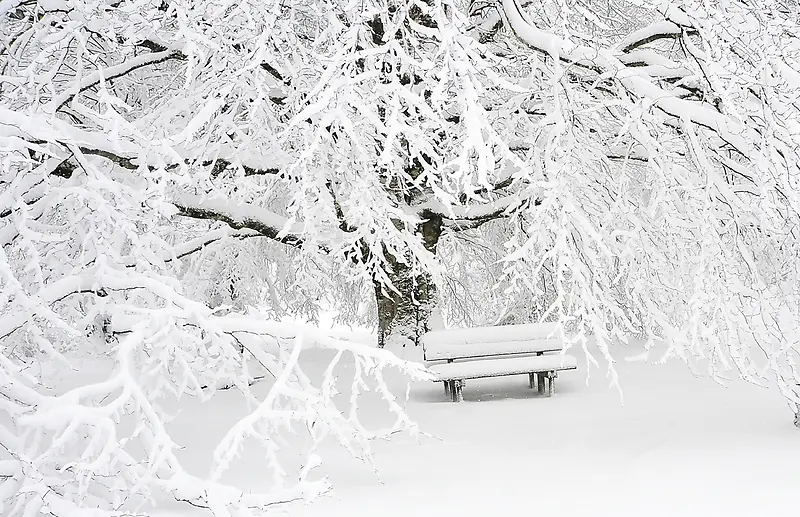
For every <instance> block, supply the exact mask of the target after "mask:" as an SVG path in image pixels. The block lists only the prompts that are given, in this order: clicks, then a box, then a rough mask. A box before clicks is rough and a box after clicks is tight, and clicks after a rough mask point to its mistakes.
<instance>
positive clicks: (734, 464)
mask: <svg viewBox="0 0 800 517" xmlns="http://www.w3.org/2000/svg"><path fill="white" fill-rule="evenodd" d="M635 351H636V350H630V353H631V354H633V353H634V352H635ZM615 352H616V353H618V354H620V355H622V356H624V355H625V353H626V352H627V351H626V350H620V349H618V350H615ZM402 353H404V354H405V356H406V357H407V358H419V357H420V355H421V353H420V351H419V349H418V348H406V349H402ZM332 357H333V353H332V352H331V351H324V350H318V349H314V350H310V351H307V352H304V353H303V354H302V356H301V358H300V361H301V364H302V365H303V367H304V368H305V369H306V371H316V373H317V375H319V376H321V375H322V372H323V370H324V368H325V366H326V364H327V362H328V361H329V360H330V359H331V358H332ZM347 367H348V368H352V364H349V365H347ZM616 368H617V371H618V372H619V374H620V382H621V383H622V389H623V394H624V405H623V404H622V403H621V400H620V397H619V394H618V393H617V392H616V391H615V390H612V389H609V387H608V383H607V380H606V379H605V378H604V376H603V375H602V373H603V372H602V371H601V370H597V369H596V368H594V367H592V368H591V370H590V373H591V374H592V376H591V377H590V378H589V380H588V382H587V378H586V373H587V366H586V363H585V361H584V360H583V359H580V360H579V362H578V371H576V372H571V373H570V374H569V375H563V376H560V377H559V379H558V390H557V393H556V395H555V396H553V397H552V398H545V397H542V396H540V395H538V394H537V393H536V390H531V389H529V388H528V382H527V378H523V377H501V378H492V379H480V380H475V381H470V383H469V385H468V389H465V390H464V400H465V402H463V403H460V404H453V403H452V402H450V401H449V399H448V398H447V397H445V396H444V394H443V393H442V389H441V385H439V384H434V383H431V382H420V383H417V384H414V385H412V386H411V390H410V398H409V400H408V402H407V403H406V405H407V409H408V411H409V412H410V415H411V417H412V418H414V419H415V420H416V421H417V422H419V424H420V427H421V430H422V431H423V432H426V433H430V435H429V436H428V435H426V436H421V437H420V438H419V439H418V440H415V439H413V438H409V437H405V436H397V437H395V438H393V439H392V440H389V441H379V442H376V443H374V444H373V445H374V448H375V451H376V458H375V461H376V464H375V466H376V468H377V471H378V473H377V475H376V473H374V472H373V471H372V470H371V468H370V467H369V466H368V465H365V464H362V463H360V462H358V461H356V460H353V459H352V458H351V457H350V456H348V454H347V452H346V451H343V450H341V449H340V448H338V447H335V446H334V445H333V444H332V443H328V444H323V446H322V447H321V449H320V450H319V451H318V453H319V455H320V456H321V458H322V460H323V462H324V463H323V466H322V467H320V469H319V472H318V471H314V473H312V474H311V476H310V478H312V479H317V478H318V477H319V476H321V475H325V476H327V477H328V478H329V480H330V481H331V483H332V485H333V487H334V492H333V493H331V494H330V495H329V496H324V497H323V498H322V499H320V500H318V501H316V502H314V503H311V504H305V503H302V502H301V503H297V504H295V505H292V506H290V507H288V508H283V510H284V511H285V513H284V515H292V516H293V517H336V516H342V517H373V516H376V515H380V516H381V517H394V516H397V517H401V516H402V517H408V516H411V515H413V516H449V515H459V516H484V515H518V514H523V513H535V514H543V515H556V516H559V517H583V516H591V517H606V516H607V517H642V516H647V517H676V516H680V517H754V516H765V517H767V516H768V517H796V515H797V509H796V493H797V482H798V481H799V480H800V474H799V473H798V470H797V465H799V464H800V446H799V445H798V439H799V438H800V435H798V431H797V429H795V428H794V427H793V426H792V423H791V415H790V413H789V411H788V410H787V409H786V406H785V403H784V402H783V401H782V400H781V397H780V396H779V395H778V394H777V393H776V391H775V390H770V389H763V388H759V387H756V386H753V385H751V384H747V383H744V382H740V381H732V382H730V383H729V385H728V386H727V387H723V386H720V385H719V384H716V383H714V382H713V381H711V380H710V379H708V378H705V377H695V376H693V375H692V374H691V373H690V372H689V371H688V370H687V368H686V366H685V365H683V364H682V363H680V362H678V361H670V362H668V363H666V364H662V365H650V364H647V363H644V362H640V361H639V362H627V361H621V362H619V363H618V364H617V365H616ZM598 373H600V374H601V375H598ZM387 381H388V382H389V383H390V384H392V385H393V386H394V387H395V390H396V393H403V392H404V389H405V383H404V382H403V381H402V379H399V378H387ZM266 387H267V386H266V385H265V386H263V387H261V388H260V389H261V392H262V393H265V392H266ZM256 388H259V386H258V385H257V386H256ZM343 388H344V386H343ZM342 397H347V394H346V393H345V394H342ZM370 401H371V403H369V402H370ZM382 407H383V405H382V403H381V399H380V396H379V395H377V394H376V395H375V396H374V398H373V399H369V400H365V401H364V402H363V403H362V405H361V407H360V410H359V413H360V414H361V415H364V417H365V418H367V419H368V420H370V421H371V423H375V422H379V423H380V422H385V423H386V424H390V423H391V421H392V417H390V416H389V415H388V413H387V412H386V411H385V410H384V409H381V408H382ZM244 410H245V402H244V401H242V400H241V399H240V398H239V397H238V396H237V395H236V394H235V393H233V392H232V391H231V392H230V393H224V394H221V396H219V397H218V398H215V399H214V400H213V401H211V402H210V403H207V404H205V405H201V404H195V405H192V406H189V407H186V408H185V410H184V411H183V413H182V414H181V415H180V416H179V417H178V419H177V420H176V421H175V422H173V423H172V424H171V427H172V429H173V431H174V432H175V433H176V436H177V437H178V439H179V443H180V444H181V445H184V446H185V448H184V450H183V451H182V454H183V456H184V457H185V458H187V459H188V461H189V463H190V466H191V467H193V468H194V469H195V471H196V473H202V472H204V471H205V469H207V468H208V466H209V461H210V451H211V450H213V447H214V445H215V444H216V441H218V440H219V439H220V438H221V437H222V435H223V434H224V432H225V430H226V429H227V427H228V426H229V425H230V424H231V423H232V422H234V421H235V420H236V419H237V418H238V417H239V416H240V415H241V414H242V412H243V411H244ZM302 440H303V439H302V438H298V443H300V442H302ZM284 449H285V451H287V454H288V455H289V456H291V444H287V445H286V446H285V447H284ZM250 451H252V452H256V451H257V449H256V448H255V447H253V448H252V449H247V450H245V453H244V454H243V455H242V457H241V458H240V459H239V461H238V463H236V464H235V465H233V466H232V470H231V471H230V473H229V475H230V476H231V477H232V478H234V479H232V481H235V482H237V483H240V484H241V485H242V486H244V488H245V489H251V490H257V489H260V488H262V487H263V484H264V483H265V482H269V480H265V479H264V476H263V474H261V473H262V472H263V471H264V469H263V467H264V460H263V459H262V457H261V455H260V454H252V453H249V452H250ZM297 461H298V462H299V461H301V460H300V459H299V458H298V459H297ZM298 472H299V465H298ZM315 476H316V477H315ZM278 514H280V512H278ZM153 515H157V516H161V517H179V516H180V517H183V516H189V515H198V516H200V515H206V514H205V513H204V512H203V510H201V509H193V508H187V507H186V506H185V505H180V504H178V503H170V504H168V505H167V506H165V507H162V509H161V510H160V511H158V512H156V513H154V514H153Z"/></svg>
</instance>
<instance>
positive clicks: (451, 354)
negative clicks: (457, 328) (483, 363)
mask: <svg viewBox="0 0 800 517" xmlns="http://www.w3.org/2000/svg"><path fill="white" fill-rule="evenodd" d="M562 348H564V345H563V343H562V342H561V340H560V339H531V340H527V341H525V340H517V341H499V342H497V343H491V342H489V343H463V344H462V343H452V344H451V343H448V344H444V345H431V344H426V345H425V360H426V361H431V362H433V361H441V360H443V359H456V358H466V357H483V356H487V355H510V354H524V353H531V352H558V351H560V350H561V349H562Z"/></svg>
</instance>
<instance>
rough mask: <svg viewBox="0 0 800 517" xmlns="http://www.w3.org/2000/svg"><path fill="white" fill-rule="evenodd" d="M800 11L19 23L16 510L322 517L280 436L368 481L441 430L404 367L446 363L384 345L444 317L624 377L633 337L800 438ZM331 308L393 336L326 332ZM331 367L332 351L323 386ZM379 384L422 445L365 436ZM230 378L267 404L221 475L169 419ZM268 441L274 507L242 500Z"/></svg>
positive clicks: (11, 18) (10, 54)
mask: <svg viewBox="0 0 800 517" xmlns="http://www.w3.org/2000/svg"><path fill="white" fill-rule="evenodd" d="M799 13H800V6H799V5H798V3H797V2H796V1H794V0H761V1H758V2H755V1H749V0H723V1H720V2H703V1H699V0H696V1H695V0H676V1H663V2H662V1H649V0H629V1H626V0H552V1H550V0H545V1H543V2H526V1H522V0H502V1H500V0H497V1H472V2H468V1H461V0H409V1H401V0H381V1H376V0H358V1H355V0H354V1H338V0H300V1H285V0H279V1H271V0H248V1H236V2H234V1H227V0H213V1H205V0H197V1H192V0H68V1H67V0H38V1H34V0H0V37H1V41H2V46H0V245H1V246H0V513H3V515H36V514H37V513H38V512H40V511H42V512H47V513H50V514H52V515H56V516H59V517H66V516H73V515H107V514H111V515H115V514H116V515H120V514H124V513H125V512H128V511H133V510H131V508H139V507H140V505H141V504H142V502H143V501H147V500H149V499H150V498H152V497H158V494H167V495H169V496H170V497H172V498H174V499H177V500H179V501H185V502H188V503H191V504H192V505H197V506H203V507H208V508H209V509H211V510H212V511H213V513H214V514H215V515H217V516H218V517H221V516H226V515H248V514H249V512H250V511H251V510H253V511H254V510H256V509H263V508H267V507H270V506H271V505H273V504H275V503H278V502H281V501H286V500H290V499H294V498H298V497H303V498H313V497H315V496H316V495H318V494H320V493H322V492H324V491H325V490H327V484H326V483H325V482H323V481H312V480H310V479H307V477H306V474H303V475H302V476H301V478H300V481H297V482H294V481H293V482H291V483H289V482H285V481H286V479H285V478H286V476H285V475H284V474H285V472H284V471H283V469H282V467H281V464H280V461H279V459H278V457H277V451H278V449H279V448H280V447H279V443H280V441H281V436H282V435H284V434H285V433H289V432H297V431H298V430H302V432H305V433H307V434H308V436H309V437H310V439H309V441H308V442H307V450H306V451H305V452H306V453H307V459H306V460H305V461H304V462H303V464H304V465H305V467H304V472H305V473H307V471H309V470H310V469H312V468H313V467H314V466H316V464H317V462H318V458H317V456H316V454H315V452H314V450H315V446H316V444H317V443H319V442H320V441H322V440H323V439H324V438H326V437H333V438H335V439H336V440H338V441H340V442H341V444H342V445H343V446H344V447H345V448H346V449H347V450H348V451H349V452H351V453H352V454H353V455H355V456H357V457H363V458H368V457H369V455H370V443H371V439H372V438H374V437H376V436H379V435H382V433H390V434H391V433H395V432H400V431H409V432H412V433H414V432H417V427H416V425H415V424H414V422H413V421H412V420H411V419H410V418H409V417H408V415H407V414H406V412H405V410H404V408H403V405H402V403H401V402H400V401H399V399H397V398H396V396H398V395H400V394H393V393H392V392H391V390H390V389H389V387H388V386H387V384H386V382H385V381H384V371H385V370H387V369H394V370H398V371H400V372H402V373H403V374H404V375H407V376H408V377H409V379H411V380H414V379H416V380H421V379H426V378H427V374H426V373H425V371H424V369H423V368H422V367H421V366H420V365H419V364H418V363H414V362H409V361H405V360H403V359H400V358H398V357H397V356H396V355H395V354H393V353H392V352H390V351H389V350H388V349H386V348H384V346H386V347H390V345H391V344H395V345H397V346H401V345H402V344H406V345H407V346H414V344H415V343H416V342H417V341H418V338H419V336H420V335H421V334H422V333H423V332H425V331H426V330H427V329H429V328H430V327H431V325H434V320H437V319H440V318H444V320H445V321H446V322H447V323H448V324H449V325H453V326H470V325H476V324H505V323H521V322H529V321H555V322H559V323H560V324H561V325H562V326H563V329H564V331H565V332H566V334H567V336H568V339H569V341H570V343H571V344H572V345H573V346H575V347H579V348H580V349H582V350H583V352H584V353H585V354H586V356H587V357H588V358H589V361H590V362H596V364H600V365H602V366H603V368H604V369H606V371H607V374H608V376H609V379H610V381H611V383H612V385H615V384H616V380H617V378H616V368H615V365H614V361H615V358H614V357H613V355H612V351H613V350H612V349H613V345H615V344H618V343H626V342H627V341H628V340H629V339H630V338H632V337H636V338H639V339H641V340H643V342H644V343H645V347H646V348H647V349H651V350H653V351H654V355H653V356H652V357H651V359H653V360H657V359H665V358H668V357H677V358H679V359H681V360H683V361H684V362H686V364H687V365H688V366H689V367H690V368H692V369H693V370H694V371H701V372H704V373H706V374H708V375H710V376H712V377H717V376H724V375H726V374H728V373H730V372H733V373H735V374H736V375H738V376H741V377H742V378H744V379H746V380H748V381H751V382H753V383H757V384H761V385H765V386H770V387H771V389H773V390H774V392H775V396H776V397H783V398H784V399H785V400H786V402H787V404H788V406H789V409H790V410H791V411H792V412H793V414H794V418H795V421H796V423H797V424H798V425H799V426H800V415H799V414H800V388H798V385H800V373H799V372H798V370H797V364H796V363H797V359H798V340H799V339H800V304H799V302H800V240H799V238H798V237H799V236H800V234H799V233H798V232H800V228H798V222H800V165H798V164H799V163H800V162H799V161H798V154H800V38H799V37H798V34H800V14H799ZM330 310H334V311H336V312H337V314H338V319H339V321H340V322H342V323H350V324H355V325H360V326H369V327H372V328H374V329H376V334H375V335H376V339H375V340H374V343H373V344H372V345H374V346H368V345H365V344H364V343H359V342H354V341H352V340H349V339H345V338H343V337H342V336H337V335H334V334H332V333H330V332H324V331H321V330H319V329H317V328H315V327H314V326H313V325H311V324H302V323H296V321H298V320H307V321H310V322H314V321H316V320H317V319H318V318H319V317H320V314H321V313H323V312H325V311H330ZM311 346H314V347H321V348H326V349H330V350H333V351H335V355H334V359H333V360H332V361H331V362H330V364H329V365H328V366H327V367H326V369H325V370H324V374H323V375H322V377H321V378H320V379H312V378H310V377H309V376H307V375H306V374H305V373H304V371H303V369H302V368H301V367H300V365H299V363H298V357H299V356H300V353H301V350H303V349H304V348H307V347H311ZM345 356H347V357H349V358H351V359H352V360H353V361H354V362H355V364H356V368H355V370H354V371H353V372H348V373H347V374H346V375H345V374H342V373H341V372H340V371H339V370H338V365H339V361H340V360H341V358H342V357H345ZM100 357H102V358H111V361H110V362H107V363H103V364H107V365H110V368H109V369H108V371H103V372H100V373H99V374H98V372H96V371H94V370H92V373H91V374H89V373H87V374H86V375H84V376H78V378H80V379H81V382H79V383H78V384H77V385H73V386H68V387H59V386H50V385H48V383H47V372H50V371H53V370H54V369H59V368H72V369H76V371H78V372H81V371H82V370H81V368H84V367H86V368H92V366H91V365H93V364H94V363H92V360H91V359H92V358H100ZM87 365H88V366H87ZM88 371H89V370H87V372H88ZM262 377H265V379H264V382H267V383H269V389H268V392H267V395H266V396H264V397H257V396H256V395H254V393H253V391H252V389H251V382H252V381H253V380H254V379H256V378H259V379H260V378H262ZM365 383H371V385H374V386H375V387H376V389H377V390H378V391H379V393H380V394H381V395H382V397H383V399H384V403H385V405H386V406H387V407H388V409H389V410H390V411H391V412H393V413H394V414H395V416H396V423H395V425H394V427H392V428H390V429H387V430H370V429H368V428H367V427H368V426H366V425H362V423H361V421H360V419H359V414H358V412H357V411H356V408H357V406H358V401H359V394H360V393H361V392H362V390H361V389H360V388H359V386H362V385H363V386H366V384H365ZM343 384H348V385H352V386H353V389H351V390H350V396H349V397H348V398H347V400H344V401H342V400H340V399H337V398H336V393H337V392H338V389H337V386H340V385H343ZM221 388H226V389H236V390H239V391H240V393H241V396H242V397H244V398H245V399H246V400H248V401H249V402H251V403H252V411H251V412H250V413H249V415H248V416H246V417H245V418H243V419H241V420H240V421H239V422H238V423H237V424H236V425H234V426H232V427H231V428H230V429H229V430H228V432H227V434H226V435H225V438H224V439H223V440H222V441H221V442H220V443H219V445H218V446H217V449H216V451H215V454H214V458H215V466H214V468H213V469H212V472H211V473H210V474H209V476H208V477H207V478H199V477H195V476H194V475H192V474H189V473H187V471H186V470H185V469H184V468H183V466H182V464H181V461H180V460H179V459H178V456H176V450H177V448H178V445H177V444H176V443H175V442H174V441H173V439H172V437H171V435H170V433H169V431H168V430H167V427H166V423H167V422H168V421H169V420H170V418H171V414H170V411H169V410H167V409H166V408H167V407H170V405H171V404H172V403H173V402H174V401H175V400H177V399H182V398H184V397H199V398H201V399H208V398H211V397H214V396H215V395H216V394H217V393H218V391H219V390H220V389H221ZM791 416H792V413H790V412H787V418H789V417H791ZM131 422H133V423H134V424H133V425H132V424H131ZM253 439H254V440H257V441H259V442H260V444H261V445H262V447H263V452H264V454H266V455H267V458H270V459H271V460H274V461H272V462H271V466H272V469H273V471H272V472H270V473H269V474H268V476H271V477H272V478H273V479H274V481H275V482H274V483H272V484H271V486H270V487H269V488H268V489H267V490H265V491H264V493H259V494H256V493H251V492H243V491H242V490H240V489H238V488H237V487H235V486H230V485H228V484H226V483H224V482H223V481H221V479H222V475H223V473H224V471H225V469H226V468H227V466H228V464H229V463H230V462H231V461H232V460H233V458H235V457H236V455H237V454H238V453H239V452H240V451H241V450H242V447H243V444H244V443H245V442H246V441H247V440H253Z"/></svg>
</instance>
